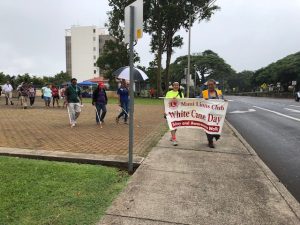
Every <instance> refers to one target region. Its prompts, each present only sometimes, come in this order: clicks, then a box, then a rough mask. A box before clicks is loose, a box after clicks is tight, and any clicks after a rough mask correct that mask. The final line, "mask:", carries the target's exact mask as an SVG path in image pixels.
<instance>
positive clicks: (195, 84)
mask: <svg viewBox="0 0 300 225" xmlns="http://www.w3.org/2000/svg"><path fill="white" fill-rule="evenodd" d="M194 68H195V78H194V98H195V97H196V87H197V66H196V65H194Z"/></svg>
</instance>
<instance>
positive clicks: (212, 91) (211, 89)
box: [202, 79, 224, 148]
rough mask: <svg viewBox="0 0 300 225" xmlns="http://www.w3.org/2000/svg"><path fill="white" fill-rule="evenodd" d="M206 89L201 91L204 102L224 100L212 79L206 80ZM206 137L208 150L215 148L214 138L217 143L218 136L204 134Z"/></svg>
mask: <svg viewBox="0 0 300 225" xmlns="http://www.w3.org/2000/svg"><path fill="white" fill-rule="evenodd" d="M207 88H208V89H207V90H204V91H202V98H204V99H205V100H209V99H224V97H223V93H222V91H221V90H219V89H217V87H216V81H215V80H213V79H210V80H208V81H207ZM206 136H207V141H208V146H209V147H210V148H215V145H214V138H215V139H216V141H218V140H219V139H220V135H219V134H208V133H206Z"/></svg>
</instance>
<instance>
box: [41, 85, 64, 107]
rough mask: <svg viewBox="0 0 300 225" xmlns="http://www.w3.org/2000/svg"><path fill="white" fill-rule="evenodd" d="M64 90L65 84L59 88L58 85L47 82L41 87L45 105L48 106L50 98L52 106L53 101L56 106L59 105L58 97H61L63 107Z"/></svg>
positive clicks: (53, 105)
mask: <svg viewBox="0 0 300 225" xmlns="http://www.w3.org/2000/svg"><path fill="white" fill-rule="evenodd" d="M65 91H66V86H63V87H62V88H61V89H59V87H57V86H55V85H52V84H47V85H46V86H45V87H43V88H42V99H43V100H44V102H45V107H46V108H50V104H51V100H52V107H53V108H54V107H55V103H56V106H57V107H60V105H59V99H60V98H61V99H63V101H64V102H63V107H65V105H66V101H65Z"/></svg>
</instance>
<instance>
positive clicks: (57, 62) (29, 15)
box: [0, 0, 300, 75]
mask: <svg viewBox="0 0 300 225" xmlns="http://www.w3.org/2000/svg"><path fill="white" fill-rule="evenodd" d="M217 5H219V6H220V7H221V10H220V11H218V12H217V13H216V14H215V15H214V16H213V17H212V19H211V21H209V22H203V23H200V24H198V23H196V24H194V26H193V29H192V52H193V53H195V52H201V51H204V50H206V49H211V50H213V51H215V52H217V53H218V54H219V55H220V56H221V57H223V58H224V59H225V60H226V62H227V63H229V64H230V65H231V66H232V67H233V69H235V70H237V71H242V70H256V69H259V68H260V67H263V66H267V65H268V64H270V63H271V62H274V61H276V60H278V59H280V58H282V57H284V56H286V55H288V54H291V53H295V52H298V51H300V13H299V12H300V0H218V1H217ZM0 9H1V10H0V29H1V33H0V72H1V71H3V72H4V73H7V74H14V75H15V74H24V73H30V74H32V75H54V74H56V73H58V72H59V71H61V70H63V71H65V70H66V69H65V67H66V66H65V43H64V41H65V39H64V35H65V29H67V28H69V27H70V26H71V25H97V26H100V27H103V26H104V23H105V22H106V21H107V15H106V12H107V11H108V10H109V9H110V8H109V6H108V1H106V0H85V1H83V0H51V1H50V0H1V1H0ZM179 33H180V34H181V35H182V36H183V37H184V43H185V44H184V46H183V47H182V48H181V49H176V50H175V53H174V55H173V60H174V59H175V58H176V57H178V56H181V55H185V54H187V38H188V35H187V33H186V32H185V31H184V30H182V31H180V32H179ZM145 46H149V37H147V36H145V38H144V39H142V40H141V41H140V42H139V43H138V45H137V46H136V50H137V51H138V52H139V54H140V57H141V64H142V65H143V66H148V63H149V62H150V61H152V60H153V55H152V54H151V53H149V50H150V48H146V47H145Z"/></svg>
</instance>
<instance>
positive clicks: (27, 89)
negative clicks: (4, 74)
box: [0, 81, 36, 109]
mask: <svg viewBox="0 0 300 225" xmlns="http://www.w3.org/2000/svg"><path fill="white" fill-rule="evenodd" d="M13 90H14V89H13V86H12V85H11V84H10V82H9V81H7V82H6V84H4V85H3V87H2V90H1V91H0V93H1V92H2V93H4V95H5V101H6V103H5V104H6V105H9V104H10V105H14V103H13V101H12V97H13ZM17 94H18V99H19V101H20V103H21V106H22V107H23V108H24V109H27V102H28V99H29V100H30V106H31V107H32V106H33V104H34V101H35V96H36V89H35V87H34V86H33V84H32V83H26V82H22V83H21V84H20V85H19V86H18V87H17Z"/></svg>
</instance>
